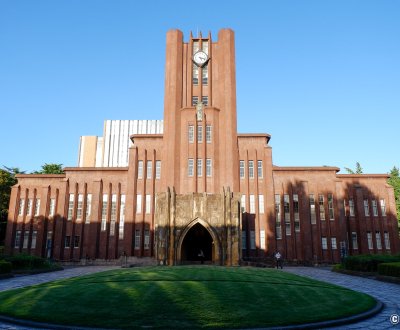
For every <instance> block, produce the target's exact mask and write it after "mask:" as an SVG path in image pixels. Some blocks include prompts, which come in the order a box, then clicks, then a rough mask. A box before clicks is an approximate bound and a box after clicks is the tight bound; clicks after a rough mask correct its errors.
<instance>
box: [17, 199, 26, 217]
mask: <svg viewBox="0 0 400 330" xmlns="http://www.w3.org/2000/svg"><path fill="white" fill-rule="evenodd" d="M24 208H25V198H21V199H20V200H19V205H18V215H19V216H22V215H24Z"/></svg>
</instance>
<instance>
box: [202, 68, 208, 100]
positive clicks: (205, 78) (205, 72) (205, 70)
mask: <svg viewBox="0 0 400 330" xmlns="http://www.w3.org/2000/svg"><path fill="white" fill-rule="evenodd" d="M201 77H202V80H203V81H202V82H203V85H207V84H208V65H207V64H206V65H205V66H203V68H202V69H201ZM203 103H204V102H203ZM204 104H205V105H207V104H206V103H204Z"/></svg>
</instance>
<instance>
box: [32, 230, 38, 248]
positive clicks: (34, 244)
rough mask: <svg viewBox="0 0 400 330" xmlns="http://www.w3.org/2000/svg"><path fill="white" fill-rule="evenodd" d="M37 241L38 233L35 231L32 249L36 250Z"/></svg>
mask: <svg viewBox="0 0 400 330" xmlns="http://www.w3.org/2000/svg"><path fill="white" fill-rule="evenodd" d="M36 239H37V231H36V230H34V231H33V232H32V240H31V249H35V248H36Z"/></svg>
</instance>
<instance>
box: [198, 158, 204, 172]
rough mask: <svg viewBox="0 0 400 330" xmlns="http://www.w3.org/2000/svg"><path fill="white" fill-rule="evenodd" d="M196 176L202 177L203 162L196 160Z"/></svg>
mask: <svg viewBox="0 0 400 330" xmlns="http://www.w3.org/2000/svg"><path fill="white" fill-rule="evenodd" d="M197 176H203V160H202V159H201V158H199V159H197Z"/></svg>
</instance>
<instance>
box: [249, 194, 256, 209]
mask: <svg viewBox="0 0 400 330" xmlns="http://www.w3.org/2000/svg"><path fill="white" fill-rule="evenodd" d="M250 213H256V205H255V200H254V195H250Z"/></svg>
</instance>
